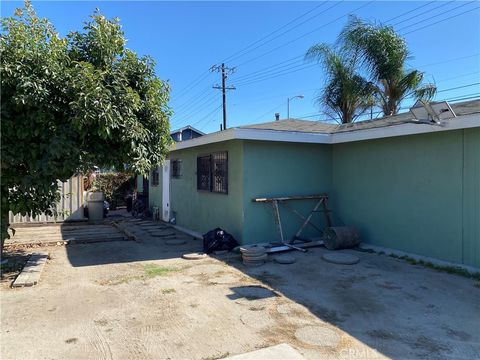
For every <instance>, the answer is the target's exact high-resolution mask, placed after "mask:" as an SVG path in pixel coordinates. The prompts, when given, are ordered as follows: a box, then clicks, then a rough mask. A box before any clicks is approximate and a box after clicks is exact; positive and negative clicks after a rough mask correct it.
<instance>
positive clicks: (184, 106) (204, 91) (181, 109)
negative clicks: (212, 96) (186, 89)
mask: <svg viewBox="0 0 480 360" xmlns="http://www.w3.org/2000/svg"><path fill="white" fill-rule="evenodd" d="M210 90H211V88H210V86H207V87H206V88H203V89H202V90H201V91H199V92H197V93H196V94H195V95H193V96H192V97H191V99H193V100H190V101H186V102H184V103H183V104H181V105H180V106H177V107H176V111H179V112H185V111H188V110H189V109H190V108H192V107H193V105H195V104H197V103H198V102H200V101H201V100H203V99H205V98H206V97H207V96H208V95H209V91H210Z"/></svg>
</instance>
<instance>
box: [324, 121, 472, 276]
mask: <svg viewBox="0 0 480 360" xmlns="http://www.w3.org/2000/svg"><path fill="white" fill-rule="evenodd" d="M479 131H480V130H479V129H478V128H477V129H466V130H458V131H445V132H439V133H431V134H422V135H413V136H402V137H392V138H386V139H379V140H370V141H358V142H351V143H345V144H336V145H333V172H332V180H333V189H334V190H333V192H332V199H333V204H332V206H333V210H334V211H335V212H336V213H337V214H338V215H339V216H340V218H341V219H342V220H343V221H344V222H345V223H346V224H349V225H352V226H355V227H357V228H359V229H360V231H361V234H362V238H363V241H364V242H366V243H370V244H372V245H377V246H383V247H388V248H393V249H398V250H402V251H406V252H411V253H415V254H418V255H423V256H429V257H433V258H437V259H441V260H446V261H451V262H456V263H463V264H465V265H471V266H475V267H480V253H479V250H480V246H479V244H480V238H479V228H480V217H479V211H480V210H479V205H480V198H479V193H480V191H479V186H480V182H479V176H480V175H479V171H480V166H479V161H480V160H479V157H480V151H479V146H480V135H479Z"/></svg>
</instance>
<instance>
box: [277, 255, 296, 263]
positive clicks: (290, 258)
mask: <svg viewBox="0 0 480 360" xmlns="http://www.w3.org/2000/svg"><path fill="white" fill-rule="evenodd" d="M273 260H274V261H275V262H276V263H279V264H293V263H294V262H295V261H297V259H295V258H294V257H293V256H289V255H281V256H276V257H275V258H274V259H273Z"/></svg>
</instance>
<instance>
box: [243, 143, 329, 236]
mask: <svg viewBox="0 0 480 360" xmlns="http://www.w3.org/2000/svg"><path fill="white" fill-rule="evenodd" d="M243 161H244V166H243V181H244V196H243V209H244V210H243V211H244V216H245V222H244V225H243V226H244V236H243V238H242V242H243V243H258V242H274V241H279V240H280V235H279V232H278V230H277V227H276V225H275V224H276V223H275V218H274V215H273V214H274V213H273V209H272V206H271V204H270V203H268V204H262V203H253V202H252V199H253V198H258V197H280V196H292V195H313V194H320V193H328V192H329V191H330V190H331V185H332V183H331V171H332V156H331V147H330V146H329V145H315V144H298V143H287V142H272V141H245V142H244V156H243ZM315 204H316V201H312V200H301V201H294V202H289V205H290V206H291V207H292V208H294V209H295V210H297V211H299V212H300V213H302V214H304V215H305V216H307V215H308V213H309V211H310V210H311V209H312V208H313V207H314V206H315ZM280 215H281V221H282V228H283V230H284V238H285V239H291V238H292V237H293V235H294V234H295V233H296V232H297V230H298V228H299V227H300V226H301V224H302V222H303V221H302V220H301V219H300V218H298V217H297V216H295V215H294V214H293V213H292V212H291V211H289V210H288V209H286V208H285V207H284V206H282V205H281V206H280ZM312 221H313V222H314V223H316V224H318V225H319V226H320V227H323V226H324V221H323V218H322V217H321V215H320V213H316V214H315V215H314V217H313V218H312ZM305 230H306V231H305V232H304V233H303V234H304V235H305V236H319V234H318V231H315V229H313V231H312V228H311V227H307V228H305Z"/></svg>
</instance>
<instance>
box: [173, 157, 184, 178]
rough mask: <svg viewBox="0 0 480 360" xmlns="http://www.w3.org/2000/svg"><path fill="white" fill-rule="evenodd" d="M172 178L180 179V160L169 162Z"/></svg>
mask: <svg viewBox="0 0 480 360" xmlns="http://www.w3.org/2000/svg"><path fill="white" fill-rule="evenodd" d="M171 169H172V178H174V179H178V178H181V177H182V160H180V159H175V160H172V162H171Z"/></svg>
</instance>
